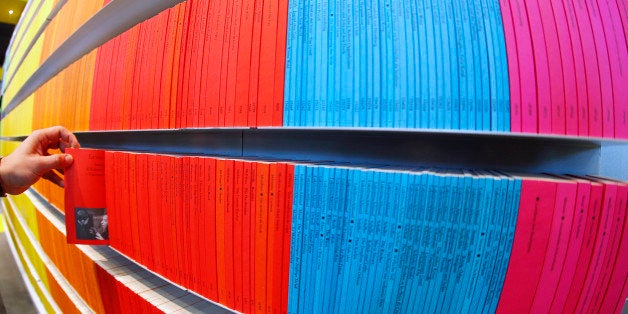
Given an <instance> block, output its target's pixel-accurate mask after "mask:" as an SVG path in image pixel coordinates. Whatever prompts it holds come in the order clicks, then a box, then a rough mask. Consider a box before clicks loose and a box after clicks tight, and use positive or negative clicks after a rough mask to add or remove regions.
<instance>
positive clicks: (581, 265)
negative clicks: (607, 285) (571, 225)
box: [557, 182, 603, 313]
mask: <svg viewBox="0 0 628 314" xmlns="http://www.w3.org/2000/svg"><path fill="white" fill-rule="evenodd" d="M602 191H603V186H602V184H600V183H598V182H591V196H590V198H589V214H588V217H587V224H586V226H585V227H584V233H583V236H584V238H583V239H582V247H581V248H580V256H579V257H578V262H577V265H578V267H576V272H575V273H574V275H573V279H572V281H571V287H570V288H569V293H568V294H567V298H566V301H565V303H564V305H563V306H558V307H557V309H559V310H560V309H561V308H562V309H563V313H573V312H574V310H575V308H576V305H577V303H578V299H579V297H580V291H581V290H582V286H583V284H584V281H585V279H586V275H587V269H588V265H589V263H590V261H591V256H592V253H593V249H594V248H595V239H596V236H597V230H598V226H599V221H600V213H601V209H602V196H603V195H602ZM558 305H560V304H558Z"/></svg>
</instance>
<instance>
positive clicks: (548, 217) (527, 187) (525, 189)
mask: <svg viewBox="0 0 628 314" xmlns="http://www.w3.org/2000/svg"><path fill="white" fill-rule="evenodd" d="M555 200H556V182H554V181H548V180H545V179H541V178H523V179H522V183H521V198H520V203H519V215H518V218H517V229H516V231H515V238H514V242H513V246H512V252H511V254H510V261H509V263H508V270H507V272H506V278H505V281H504V286H503V288H502V294H501V297H500V299H499V304H498V305H497V312H498V313H513V312H516V313H523V312H529V311H530V308H531V306H532V301H533V299H534V293H535V291H536V288H537V286H538V282H539V278H540V276H541V270H542V268H543V261H544V259H545V254H546V250H547V245H548V242H549V238H550V229H551V225H552V223H551V222H552V216H553V215H554V210H553V209H554V202H555Z"/></svg>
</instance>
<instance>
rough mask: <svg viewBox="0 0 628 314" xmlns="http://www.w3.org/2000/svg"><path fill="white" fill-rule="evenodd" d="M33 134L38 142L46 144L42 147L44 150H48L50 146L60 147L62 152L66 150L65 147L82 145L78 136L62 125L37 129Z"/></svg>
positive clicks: (53, 147)
mask: <svg viewBox="0 0 628 314" xmlns="http://www.w3.org/2000/svg"><path fill="white" fill-rule="evenodd" d="M33 136H35V137H36V142H39V143H41V144H42V145H43V146H44V147H42V149H43V151H46V150H47V149H48V148H52V149H55V148H60V149H61V151H62V152H65V149H66V148H68V147H72V148H79V147H81V144H80V143H79V141H78V139H77V138H76V136H75V135H74V134H73V133H72V132H70V131H68V129H66V128H64V127H62V126H53V127H50V128H46V129H41V130H37V131H35V132H33Z"/></svg>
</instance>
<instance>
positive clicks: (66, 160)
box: [65, 154, 74, 165]
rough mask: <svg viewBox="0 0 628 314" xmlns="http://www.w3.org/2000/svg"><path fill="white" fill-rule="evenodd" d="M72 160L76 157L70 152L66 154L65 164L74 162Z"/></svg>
mask: <svg viewBox="0 0 628 314" xmlns="http://www.w3.org/2000/svg"><path fill="white" fill-rule="evenodd" d="M72 161H74V158H73V157H72V155H70V154H65V164H66V165H69V164H71V163H72Z"/></svg>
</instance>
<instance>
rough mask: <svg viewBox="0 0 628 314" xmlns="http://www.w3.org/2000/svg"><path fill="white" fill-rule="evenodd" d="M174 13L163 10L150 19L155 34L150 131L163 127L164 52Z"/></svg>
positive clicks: (168, 77) (165, 61) (167, 77)
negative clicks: (152, 21) (153, 25)
mask: <svg viewBox="0 0 628 314" xmlns="http://www.w3.org/2000/svg"><path fill="white" fill-rule="evenodd" d="M174 14H176V12H174V11H172V10H170V9H169V10H164V11H162V12H161V13H159V14H158V15H157V16H155V17H153V18H151V20H154V24H155V32H154V33H153V37H154V40H155V50H154V51H155V52H154V55H155V59H154V60H155V74H154V76H155V78H154V84H153V92H152V97H153V102H152V107H153V109H152V115H153V117H152V119H151V120H152V121H151V129H159V128H160V127H162V125H163V121H164V120H165V119H163V118H162V115H163V114H164V111H165V110H163V108H164V107H166V106H165V104H164V97H163V96H162V94H163V93H164V90H163V84H162V82H163V81H164V79H167V80H170V75H169V71H170V69H167V68H166V66H168V62H167V59H166V58H167V57H166V51H167V49H169V47H168V45H170V43H169V40H170V38H169V36H170V34H169V31H170V29H171V27H170V22H169V20H170V15H174Z"/></svg>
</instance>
